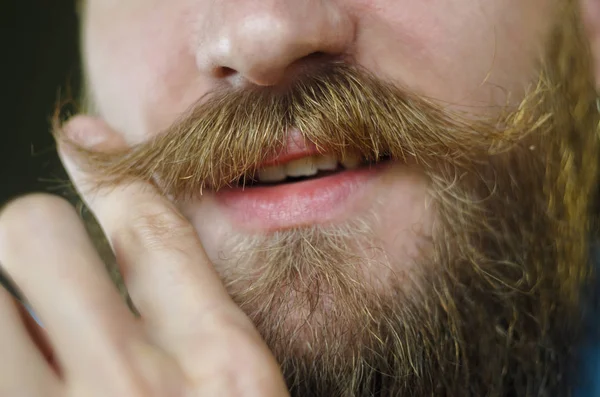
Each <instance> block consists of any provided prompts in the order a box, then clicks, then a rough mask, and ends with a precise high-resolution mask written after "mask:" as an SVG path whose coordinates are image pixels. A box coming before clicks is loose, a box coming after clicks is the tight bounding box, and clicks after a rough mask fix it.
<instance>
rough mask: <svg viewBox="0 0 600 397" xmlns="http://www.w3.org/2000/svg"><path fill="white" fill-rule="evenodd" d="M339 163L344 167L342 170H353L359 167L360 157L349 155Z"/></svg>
mask: <svg viewBox="0 0 600 397" xmlns="http://www.w3.org/2000/svg"><path fill="white" fill-rule="evenodd" d="M341 163H342V165H343V166H344V168H346V169H348V170H353V169H356V168H358V166H359V165H360V157H358V156H355V155H351V154H349V155H347V156H346V157H345V158H344V159H343V160H342V161H341Z"/></svg>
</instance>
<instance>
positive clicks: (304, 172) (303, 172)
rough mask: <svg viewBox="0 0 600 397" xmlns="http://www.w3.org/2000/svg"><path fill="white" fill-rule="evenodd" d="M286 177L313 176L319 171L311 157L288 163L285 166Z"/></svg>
mask: <svg viewBox="0 0 600 397" xmlns="http://www.w3.org/2000/svg"><path fill="white" fill-rule="evenodd" d="M285 172H286V174H287V175H288V176H296V177H297V176H313V175H317V172H319V169H318V168H317V165H316V164H315V162H314V161H313V159H312V158H311V157H305V158H302V159H298V160H294V161H290V162H289V163H287V164H286V165H285Z"/></svg>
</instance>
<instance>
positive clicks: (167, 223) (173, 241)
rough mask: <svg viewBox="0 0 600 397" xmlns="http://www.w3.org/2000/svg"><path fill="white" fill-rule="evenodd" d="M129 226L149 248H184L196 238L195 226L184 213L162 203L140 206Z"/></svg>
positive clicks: (174, 249) (172, 249)
mask: <svg viewBox="0 0 600 397" xmlns="http://www.w3.org/2000/svg"><path fill="white" fill-rule="evenodd" d="M128 228H129V229H130V231H131V232H133V233H134V234H135V237H136V239H138V240H139V242H140V243H141V244H142V245H143V246H144V247H145V248H146V249H149V250H159V251H164V250H169V251H177V250H183V249H184V247H186V246H189V244H190V242H192V241H194V240H195V238H196V237H195V230H194V228H193V227H192V225H191V224H190V223H189V222H188V221H187V220H186V219H185V218H184V217H183V215H181V214H180V213H179V212H177V211H176V210H175V209H172V208H169V207H168V206H165V205H162V204H144V205H142V206H139V207H138V208H137V209H136V211H135V214H133V215H132V219H131V222H130V224H129V225H128Z"/></svg>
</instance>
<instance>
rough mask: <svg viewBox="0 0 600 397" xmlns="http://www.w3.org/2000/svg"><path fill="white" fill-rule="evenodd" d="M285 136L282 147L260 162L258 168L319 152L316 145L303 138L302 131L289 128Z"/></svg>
mask: <svg viewBox="0 0 600 397" xmlns="http://www.w3.org/2000/svg"><path fill="white" fill-rule="evenodd" d="M286 138H287V141H286V144H285V145H284V146H283V148H282V149H281V150H280V151H279V152H278V153H276V154H275V155H274V156H271V157H269V158H267V159H266V161H264V162H262V163H260V164H259V165H258V167H257V168H258V169H260V168H265V167H269V166H273V165H278V164H284V163H288V162H290V161H293V160H298V159H301V158H303V157H309V156H314V155H317V154H320V152H319V150H318V148H317V145H315V144H314V143H313V142H310V141H308V140H307V139H305V138H304V137H303V136H302V133H301V132H300V131H299V130H298V129H296V128H292V129H290V130H289V131H288V133H287V137H286Z"/></svg>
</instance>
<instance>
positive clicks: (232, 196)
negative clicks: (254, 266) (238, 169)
mask: <svg viewBox="0 0 600 397" xmlns="http://www.w3.org/2000/svg"><path fill="white" fill-rule="evenodd" d="M385 168H386V164H385V163H383V164H378V165H374V166H371V167H363V168H359V169H356V170H345V171H342V172H339V173H336V174H332V175H329V176H325V177H321V178H316V179H310V180H307V181H302V182H296V183H289V184H281V185H275V186H258V187H251V188H239V187H238V188H228V189H223V190H220V191H219V192H217V193H216V194H215V198H216V201H217V203H218V204H219V205H220V206H221V207H222V208H223V210H224V211H225V213H227V214H228V215H229V217H230V218H231V220H232V221H233V222H235V223H236V224H238V225H239V226H242V227H243V228H245V229H250V230H259V231H274V230H282V229H290V228H295V227H302V226H308V225H315V224H324V223H330V222H335V221H336V220H339V219H340V218H345V217H348V215H349V214H351V213H353V212H354V211H356V210H357V209H358V208H359V207H360V203H361V201H363V200H362V198H363V197H364V196H365V194H366V193H368V192H369V190H370V189H369V184H371V183H373V182H374V181H375V180H376V179H377V177H378V175H379V174H380V173H381V172H382V171H383V170H384V169H385Z"/></svg>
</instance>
